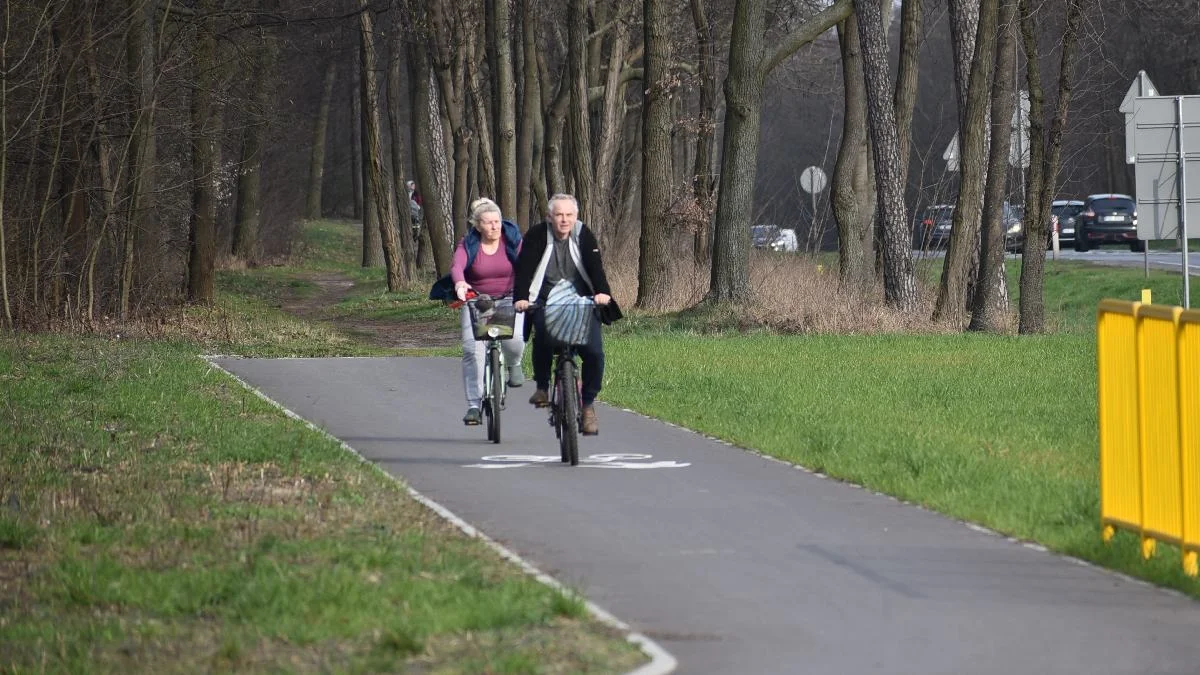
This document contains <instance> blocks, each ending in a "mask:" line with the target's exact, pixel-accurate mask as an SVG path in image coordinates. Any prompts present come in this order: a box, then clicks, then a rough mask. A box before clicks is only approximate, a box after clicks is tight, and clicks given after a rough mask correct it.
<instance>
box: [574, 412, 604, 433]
mask: <svg viewBox="0 0 1200 675" xmlns="http://www.w3.org/2000/svg"><path fill="white" fill-rule="evenodd" d="M579 432H580V433H582V434H583V435H584V436H595V435H596V434H598V433H600V421H599V420H597V419H596V406H592V405H585V406H583V420H582V421H581V422H580V424H579Z"/></svg>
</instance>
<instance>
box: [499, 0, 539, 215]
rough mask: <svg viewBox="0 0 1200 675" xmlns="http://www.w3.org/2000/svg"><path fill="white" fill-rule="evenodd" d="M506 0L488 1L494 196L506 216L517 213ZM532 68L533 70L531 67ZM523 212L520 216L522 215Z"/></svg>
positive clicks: (514, 96)
mask: <svg viewBox="0 0 1200 675" xmlns="http://www.w3.org/2000/svg"><path fill="white" fill-rule="evenodd" d="M509 2H510V0H499V1H498V2H494V3H488V5H489V9H490V10H492V11H493V12H494V20H493V23H494V29H495V32H494V33H493V34H492V42H493V44H495V46H496V66H497V67H496V71H495V83H496V129H495V133H496V144H495V148H496V185H497V194H496V196H497V197H498V199H499V202H500V209H501V211H503V212H504V213H505V214H507V215H508V217H510V218H511V217H513V214H515V213H517V211H518V209H517V81H516V78H515V77H514V76H513V44H512V17H511V14H512V10H511V8H510V7H509ZM535 72H536V71H535ZM524 217H525V216H522V218H524Z"/></svg>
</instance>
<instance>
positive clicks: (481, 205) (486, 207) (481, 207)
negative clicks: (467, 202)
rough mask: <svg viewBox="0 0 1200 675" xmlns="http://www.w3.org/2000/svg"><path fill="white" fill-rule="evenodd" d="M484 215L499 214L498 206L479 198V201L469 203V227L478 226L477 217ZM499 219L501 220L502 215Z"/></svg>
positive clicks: (486, 199)
mask: <svg viewBox="0 0 1200 675" xmlns="http://www.w3.org/2000/svg"><path fill="white" fill-rule="evenodd" d="M485 213H496V214H500V205H499V204H497V203H496V202H494V201H492V200H490V199H488V198H487V197H480V198H479V199H476V200H475V201H473V202H471V216H470V218H469V220H470V221H471V225H478V224H479V216H482V215H483V214H485ZM500 218H501V219H502V220H503V218H504V216H503V214H501V215H500Z"/></svg>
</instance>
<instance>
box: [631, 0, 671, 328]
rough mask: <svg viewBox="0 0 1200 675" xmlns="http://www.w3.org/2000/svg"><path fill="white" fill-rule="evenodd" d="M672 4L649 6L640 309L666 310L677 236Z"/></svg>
mask: <svg viewBox="0 0 1200 675" xmlns="http://www.w3.org/2000/svg"><path fill="white" fill-rule="evenodd" d="M669 7H670V5H669V3H668V2H665V1H664V0H644V2H643V3H642V8H643V19H642V25H643V31H644V32H645V37H644V43H643V44H644V45H645V52H646V56H645V59H644V60H643V61H644V67H645V85H644V87H643V91H644V93H643V95H642V177H643V184H642V236H641V247H640V248H641V255H640V256H639V259H638V298H637V304H638V306H640V307H654V308H658V307H662V306H663V305H665V304H666V295H667V292H668V291H669V287H668V285H667V280H668V279H669V277H670V275H671V265H670V252H671V248H672V247H671V241H672V238H673V233H672V232H671V229H672V228H671V225H670V220H669V214H668V213H667V211H668V208H669V207H670V204H671V183H672V176H673V174H674V172H673V171H672V167H671V163H672V159H673V157H672V153H671V131H672V128H673V126H674V124H673V120H672V119H671V97H672V95H673V91H674V89H675V86H674V81H673V78H672V77H671V37H670V33H669V27H668V25H667V21H668V19H669V16H670V10H669Z"/></svg>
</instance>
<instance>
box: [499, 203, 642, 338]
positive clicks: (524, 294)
mask: <svg viewBox="0 0 1200 675" xmlns="http://www.w3.org/2000/svg"><path fill="white" fill-rule="evenodd" d="M549 228H550V224H549V223H546V222H541V223H538V224H536V225H533V226H531V227H530V228H529V230H528V231H526V232H525V239H524V242H523V243H522V244H521V254H520V255H519V256H518V257H517V273H516V274H517V279H516V284H515V285H514V286H513V299H514V300H527V299H528V298H529V286H530V284H532V283H533V275H534V273H536V272H537V268H538V265H539V264H541V262H542V256H543V255H545V253H546V239H547V237H546V235H547V232H548V231H549ZM579 257H580V258H581V259H582V261H583V271H584V272H585V273H586V274H587V277H588V278H589V279H591V280H592V288H587V287H586V285H585V284H586V282H585V281H584V280H583V278H582V277H583V275H579V277H578V281H577V282H576V284H575V290H576V291H578V292H579V294H580V295H595V294H596V293H604V294H605V295H608V296H611V295H612V290H611V289H610V288H609V287H608V277H607V276H605V274H604V261H603V260H601V258H600V244H599V243H598V242H597V241H596V236H595V235H594V234H592V231H591V229H590V228H588V226H587V225H584V226H583V227H581V228H580V230H579ZM539 290H540V289H539ZM597 311H598V313H599V315H600V321H602V322H604V323H605V324H611V323H613V322H614V321H617V320H619V319H620V318H621V316H622V314H621V308H620V307H618V306H617V301H616V300H611V301H610V302H609V303H608V305H606V306H604V307H597ZM532 323H533V322H532V321H526V322H525V334H526V337H528V334H529V329H530V326H531V324H532Z"/></svg>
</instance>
